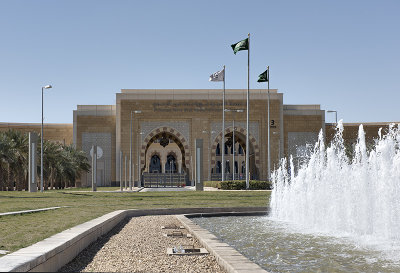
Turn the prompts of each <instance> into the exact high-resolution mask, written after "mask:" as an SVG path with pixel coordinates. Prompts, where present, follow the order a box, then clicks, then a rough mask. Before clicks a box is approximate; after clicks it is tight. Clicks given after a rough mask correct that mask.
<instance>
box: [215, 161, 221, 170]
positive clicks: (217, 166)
mask: <svg viewBox="0 0 400 273" xmlns="http://www.w3.org/2000/svg"><path fill="white" fill-rule="evenodd" d="M215 173H221V161H217V165H216V166H215Z"/></svg>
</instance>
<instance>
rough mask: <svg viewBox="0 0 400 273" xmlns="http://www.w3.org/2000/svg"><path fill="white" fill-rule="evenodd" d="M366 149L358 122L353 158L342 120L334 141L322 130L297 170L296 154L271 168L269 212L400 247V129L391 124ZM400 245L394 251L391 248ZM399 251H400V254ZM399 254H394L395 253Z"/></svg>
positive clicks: (335, 232) (337, 233)
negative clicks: (348, 151) (327, 144)
mask: <svg viewBox="0 0 400 273" xmlns="http://www.w3.org/2000/svg"><path fill="white" fill-rule="evenodd" d="M381 131H382V130H381V129H380V130H379V133H378V135H379V139H377V140H376V143H375V146H374V147H373V148H372V149H371V150H370V151H367V147H366V141H365V133H364V130H363V126H362V125H360V127H359V132H358V141H357V143H356V145H355V148H354V155H353V158H352V159H349V158H348V157H347V156H346V150H345V145H344V141H343V138H342V133H343V124H342V122H341V121H340V122H339V123H338V125H337V128H336V135H335V137H334V140H333V141H332V143H331V145H330V147H328V148H325V144H324V139H323V135H322V132H320V134H319V139H318V142H317V143H316V145H315V147H314V150H313V152H312V153H311V156H310V158H309V160H308V162H307V163H305V164H303V165H302V166H301V167H300V168H299V170H297V175H295V174H294V171H293V170H294V167H293V163H292V159H290V162H289V168H288V166H287V162H286V159H282V160H281V164H280V167H279V169H278V170H277V171H275V172H274V173H273V177H272V180H273V183H274V189H273V191H272V195H271V204H270V206H271V217H272V218H274V219H279V220H283V221H287V222H290V223H293V224H295V225H296V226H299V227H301V228H303V229H304V230H308V231H310V232H319V233H325V234H329V235H334V236H341V237H347V238H350V239H351V240H353V241H355V242H356V243H358V244H360V245H375V246H376V247H378V248H380V247H383V249H385V250H389V251H390V250H394V249H397V250H398V248H399V247H400V148H399V144H400V131H399V127H398V126H397V127H396V126H395V125H391V126H390V127H389V131H388V132H387V134H385V135H382V132H381ZM396 252H397V251H393V254H394V253H396ZM397 256H399V257H400V255H399V254H397ZM394 258H395V257H394Z"/></svg>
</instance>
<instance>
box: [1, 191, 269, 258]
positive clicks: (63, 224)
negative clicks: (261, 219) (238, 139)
mask: <svg viewBox="0 0 400 273" xmlns="http://www.w3.org/2000/svg"><path fill="white" fill-rule="evenodd" d="M112 189H116V188H112ZM112 189H111V188H110V189H107V190H112ZM269 198H270V192H265V191H226V192H224V191H218V192H212V191H210V192H208V191H207V192H195V191H179V192H178V191H177V192H174V191H168V192H143V193H141V192H131V193H128V192H124V193H121V192H115V193H108V192H101V189H99V191H98V192H90V191H87V192H77V191H76V190H51V191H46V192H44V193H40V192H38V193H29V192H0V212H10V211H19V210H28V209H38V208H47V207H56V206H68V207H67V208H61V209H57V210H51V211H46V212H38V213H31V214H24V215H15V216H2V217H0V227H1V228H0V249H1V250H9V251H15V250H18V249H20V248H23V247H26V246H29V245H31V244H33V243H36V242H38V241H41V240H43V239H45V238H47V237H50V236H51V235H54V234H56V233H58V232H61V231H63V230H65V229H68V228H71V227H73V226H76V225H78V224H81V223H84V222H86V221H89V220H91V219H94V218H97V217H99V216H101V215H104V214H106V213H109V212H111V211H114V210H119V209H151V208H178V207H179V208H183V207H187V208H188V207H252V206H267V205H268V204H269Z"/></svg>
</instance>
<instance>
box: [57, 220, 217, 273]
mask: <svg viewBox="0 0 400 273" xmlns="http://www.w3.org/2000/svg"><path fill="white" fill-rule="evenodd" d="M127 221H129V222H127ZM127 221H123V223H122V224H120V225H119V226H117V227H116V228H115V229H114V231H113V232H111V233H109V234H108V235H106V236H104V237H101V238H100V239H99V240H97V241H96V242H95V243H93V244H92V245H91V246H89V247H88V248H87V249H85V250H84V251H83V252H81V253H80V254H79V255H78V257H76V258H75V259H74V260H73V261H72V262H70V263H69V264H67V265H66V266H64V267H63V268H61V270H60V271H61V272H87V271H91V272H216V273H217V272H225V271H224V270H223V269H222V268H221V267H220V265H219V264H218V263H217V261H216V259H215V257H214V256H212V255H201V256H197V255H196V256H175V255H174V256H169V255H167V248H171V247H174V246H175V247H179V246H180V245H194V246H195V247H201V244H200V243H199V242H198V241H197V239H195V238H187V237H186V236H184V237H180V238H173V237H166V236H164V235H163V233H167V232H171V230H165V229H161V226H170V225H176V226H180V225H181V223H180V221H178V219H177V218H176V217H175V216H171V215H168V216H141V217H134V218H132V219H130V220H127ZM180 231H182V232H183V233H184V235H186V233H187V230H186V229H180Z"/></svg>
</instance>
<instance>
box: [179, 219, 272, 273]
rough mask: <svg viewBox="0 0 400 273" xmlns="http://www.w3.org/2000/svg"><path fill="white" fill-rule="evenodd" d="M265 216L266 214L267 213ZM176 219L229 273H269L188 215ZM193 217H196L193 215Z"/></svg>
mask: <svg viewBox="0 0 400 273" xmlns="http://www.w3.org/2000/svg"><path fill="white" fill-rule="evenodd" d="M222 214H224V216H226V215H232V216H233V215H246V214H247V215H255V214H252V213H235V212H233V213H230V214H229V213H222ZM263 214H265V212H264V213H263ZM203 215H204V214H203ZM256 215H260V214H256ZM214 216H221V215H215V214H214ZM176 217H177V218H178V219H179V220H180V221H181V222H182V224H183V225H184V226H185V227H186V229H187V230H188V231H189V232H190V233H191V234H192V235H193V236H195V237H196V238H197V240H199V241H200V242H201V243H202V244H203V246H204V247H205V248H206V249H207V250H208V252H210V254H212V255H214V257H215V258H216V259H217V262H218V263H219V265H220V266H221V267H222V268H223V269H224V270H226V271H227V272H228V273H239V272H241V273H245V272H259V273H261V272H263V273H265V272H267V271H265V270H264V269H262V268H261V267H260V266H259V265H258V264H255V263H253V262H252V261H250V260H249V259H247V258H246V257H245V256H243V255H242V254H240V253H239V252H238V251H237V250H236V249H234V248H233V247H231V246H230V245H228V244H226V243H222V242H220V241H219V240H218V238H217V237H216V236H215V235H214V234H212V233H210V232H209V231H208V230H205V229H203V228H201V227H199V226H198V225H196V224H195V223H193V222H192V221H191V220H190V219H189V218H188V217H186V215H177V216H176ZM192 217H196V216H193V215H192ZM197 217H200V216H197Z"/></svg>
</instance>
